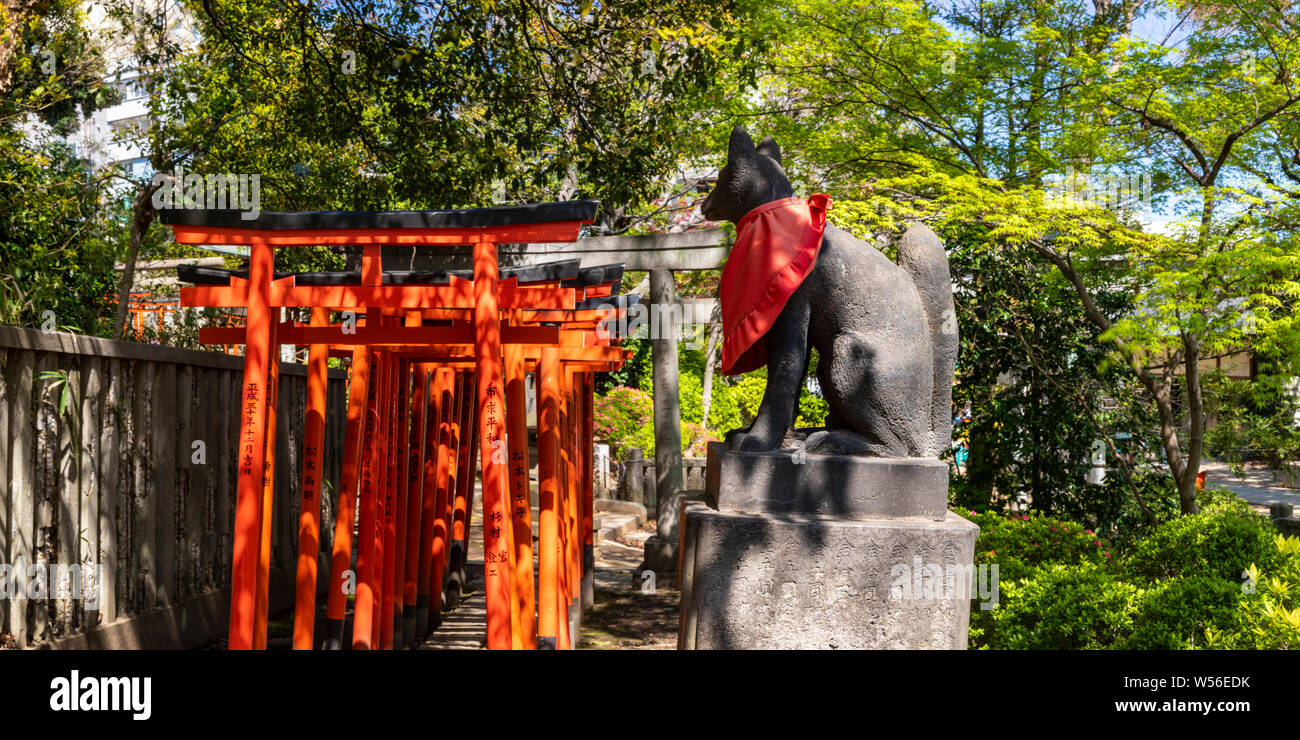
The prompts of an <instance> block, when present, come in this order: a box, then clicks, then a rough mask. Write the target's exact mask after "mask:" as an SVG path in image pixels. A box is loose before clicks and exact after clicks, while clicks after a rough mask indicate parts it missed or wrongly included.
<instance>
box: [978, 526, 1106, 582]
mask: <svg viewBox="0 0 1300 740" xmlns="http://www.w3.org/2000/svg"><path fill="white" fill-rule="evenodd" d="M966 516H967V518H968V519H970V520H971V521H973V522H975V523H976V524H978V525H979V527H980V534H979V538H978V539H977V540H976V542H975V563H976V564H977V565H979V564H990V565H991V564H994V563H996V564H997V565H998V578H999V579H1000V580H1001V581H1003V582H1006V581H1014V580H1017V579H1021V578H1026V577H1029V576H1030V575H1031V574H1032V572H1033V570H1034V569H1035V568H1037V567H1039V566H1043V565H1053V564H1062V565H1078V564H1081V563H1097V564H1101V563H1106V562H1111V561H1113V559H1114V558H1115V552H1114V550H1113V549H1112V547H1111V543H1110V541H1109V540H1106V539H1103V538H1101V537H1098V536H1097V535H1096V534H1095V533H1093V532H1092V531H1091V530H1089V529H1087V528H1085V527H1084V526H1083V525H1081V524H1077V523H1075V522H1067V521H1062V520H1060V519H1052V518H1051V517H1045V516H1043V515H1041V514H1017V515H1012V516H999V515H997V514H975V513H974V512H971V513H970V514H968V515H966Z"/></svg>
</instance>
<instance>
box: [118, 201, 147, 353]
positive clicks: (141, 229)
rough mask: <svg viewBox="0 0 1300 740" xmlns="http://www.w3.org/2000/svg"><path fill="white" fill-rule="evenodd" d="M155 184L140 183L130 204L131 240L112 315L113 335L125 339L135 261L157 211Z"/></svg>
mask: <svg viewBox="0 0 1300 740" xmlns="http://www.w3.org/2000/svg"><path fill="white" fill-rule="evenodd" d="M157 189H158V186H157V185H141V186H140V192H139V193H137V194H136V197H135V201H134V202H133V203H132V204H131V242H130V247H129V250H128V252H127V255H126V263H125V268H124V269H123V270H122V278H121V280H119V281H118V284H117V312H116V313H115V314H114V316H113V337H114V338H115V339H125V336H124V335H125V333H126V314H127V306H129V305H130V302H131V288H132V287H133V286H134V285H135V263H136V259H137V258H138V257H139V256H140V244H141V243H142V242H144V235H145V234H147V233H149V227H150V226H151V225H153V220H154V216H156V215H157V211H155V210H154V207H153V194H154V191H156V190H157Z"/></svg>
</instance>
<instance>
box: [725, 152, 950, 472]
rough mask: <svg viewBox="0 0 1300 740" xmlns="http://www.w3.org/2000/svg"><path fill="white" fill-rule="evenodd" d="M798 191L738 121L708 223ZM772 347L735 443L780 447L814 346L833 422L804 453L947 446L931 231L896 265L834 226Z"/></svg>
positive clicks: (944, 335) (782, 317)
mask: <svg viewBox="0 0 1300 740" xmlns="http://www.w3.org/2000/svg"><path fill="white" fill-rule="evenodd" d="M793 195H794V191H793V190H792V189H791V187H790V181H789V179H788V178H787V177H786V174H785V170H783V169H782V168H781V151H780V149H779V147H778V146H777V144H776V142H775V141H773V140H772V138H771V137H768V138H766V139H764V140H763V142H762V143H760V144H759V145H758V146H755V145H754V142H753V140H752V139H751V138H750V137H749V134H748V133H746V131H745V130H744V129H743V128H741V127H739V126H737V127H736V128H735V129H734V130H733V131H732V132H731V141H730V144H729V146H728V150H727V164H726V166H725V167H723V168H722V172H721V173H720V174H719V176H718V184H717V187H715V188H714V189H713V191H712V192H711V193H710V194H709V196H708V197H707V198H706V199H705V200H704V203H703V205H702V211H703V214H704V216H705V218H708V219H709V220H711V221H720V220H727V221H732V222H739V221H740V220H741V219H742V218H743V217H744V216H745V215H746V214H747V213H749V212H750V211H751V210H753V209H754V208H756V207H758V206H761V205H763V204H765V203H770V202H772V201H776V200H781V199H784V198H790V197H792V196H793ZM724 328H725V327H724ZM766 342H767V388H766V390H765V391H764V393H763V402H762V405H761V406H760V407H759V410H758V414H757V416H756V417H755V419H754V421H753V423H752V424H750V426H749V427H748V428H746V429H736V430H732V431H731V432H729V433H728V434H727V444H728V445H729V446H730V447H731V448H732V449H737V450H741V451H764V450H772V449H776V448H778V447H779V446H781V444H782V441H783V439H785V437H786V435H787V434H788V433H790V432H791V431H792V426H793V424H794V419H795V416H796V412H797V411H798V398H799V389H800V387H801V385H802V384H803V382H804V376H805V374H806V373H807V371H808V362H809V358H810V353H811V348H812V347H816V348H817V354H818V357H819V362H818V366H817V379H818V382H819V384H820V386H821V391H822V394H823V395H824V396H825V397H826V401H827V402H828V404H829V406H830V413H829V415H828V417H827V426H826V428H825V429H820V430H808V431H809V432H810V433H809V434H807V437H806V439H804V441H803V446H802V449H803V451H805V452H809V453H816V454H860V455H867V456H872V457H895V458H896V457H937V456H939V455H940V454H941V453H943V452H944V451H946V450H947V449H948V448H949V446H950V445H951V439H952V408H951V406H952V378H953V371H954V368H955V364H956V359H957V319H956V315H955V313H954V310H953V299H952V281H951V277H950V275H949V272H948V258H947V255H945V254H944V250H943V244H942V242H940V240H939V238H938V236H936V235H935V233H934V232H933V231H931V230H930V229H929V228H928V227H926V226H924V225H916V226H913V227H911V228H910V229H908V230H907V232H906V233H904V234H903V236H902V238H901V239H900V240H899V242H898V263H897V264H895V263H893V262H891V261H890V260H889V258H888V257H886V256H885V255H884V254H882V253H881V252H880V251H878V250H876V249H875V248H874V247H872V246H871V245H870V244H868V243H867V242H865V241H863V240H861V239H859V238H857V237H855V236H853V235H852V234H849V233H847V232H845V231H842V230H840V229H837V228H835V227H833V226H830V225H827V226H826V230H825V232H824V234H823V236H822V243H821V248H820V250H819V252H818V254H817V258H816V264H815V266H814V267H813V268H812V271H811V272H810V273H808V275H807V277H806V278H805V279H804V281H803V282H802V283H801V284H800V285H799V287H798V289H797V290H796V291H795V292H794V294H793V295H791V296H790V298H789V300H788V301H787V302H786V304H785V307H784V308H783V309H781V312H780V314H779V316H778V317H777V318H776V320H775V323H773V324H772V326H771V328H770V329H769V330H768V333H767V334H766ZM796 436H798V435H797V434H796Z"/></svg>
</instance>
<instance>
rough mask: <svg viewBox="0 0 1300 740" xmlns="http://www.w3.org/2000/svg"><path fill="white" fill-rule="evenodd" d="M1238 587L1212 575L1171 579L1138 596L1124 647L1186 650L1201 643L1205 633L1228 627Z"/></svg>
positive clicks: (1232, 616)
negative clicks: (1139, 597) (1138, 599)
mask: <svg viewBox="0 0 1300 740" xmlns="http://www.w3.org/2000/svg"><path fill="white" fill-rule="evenodd" d="M1240 596H1241V584H1239V583H1236V582H1234V581H1229V580H1226V579H1223V578H1217V577H1215V576H1190V577H1187V578H1175V579H1172V580H1169V581H1165V582H1163V583H1159V584H1157V585H1156V586H1155V587H1154V588H1152V589H1150V590H1148V591H1145V592H1144V593H1143V594H1142V598H1141V601H1140V603H1139V604H1138V615H1137V616H1136V617H1135V618H1134V620H1133V621H1134V624H1135V625H1136V629H1135V630H1134V632H1133V634H1132V635H1131V636H1130V637H1129V639H1128V640H1127V642H1126V643H1125V645H1124V647H1127V648H1130V649H1133V650H1187V649H1190V648H1194V647H1198V646H1201V645H1203V644H1204V643H1205V630H1207V629H1215V630H1223V629H1227V628H1230V627H1231V626H1232V625H1233V624H1234V623H1235V621H1236V611H1237V600H1238V598H1239V597H1240Z"/></svg>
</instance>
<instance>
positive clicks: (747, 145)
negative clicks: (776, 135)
mask: <svg viewBox="0 0 1300 740" xmlns="http://www.w3.org/2000/svg"><path fill="white" fill-rule="evenodd" d="M753 152H757V153H758V154H762V155H765V156H768V157H771V158H772V160H773V161H775V162H776V163H777V164H781V147H780V146H778V145H777V143H776V140H775V139H773V138H772V137H771V136H769V137H767V138H765V139H763V141H762V142H760V143H759V145H758V146H754V140H753V139H751V138H750V137H749V132H748V131H746V130H745V127H744V126H737V127H735V128H733V129H732V130H731V140H730V141H728V142H727V159H728V160H734V159H737V158H740V157H748V156H749V155H750V154H751V153H753Z"/></svg>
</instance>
